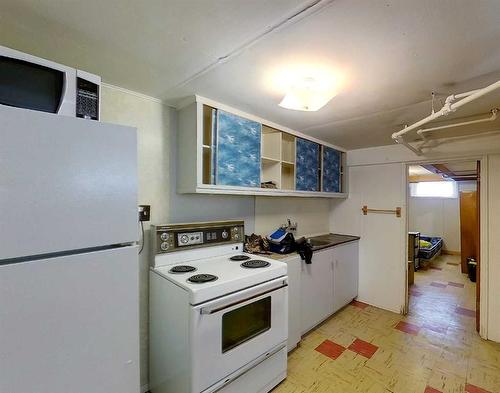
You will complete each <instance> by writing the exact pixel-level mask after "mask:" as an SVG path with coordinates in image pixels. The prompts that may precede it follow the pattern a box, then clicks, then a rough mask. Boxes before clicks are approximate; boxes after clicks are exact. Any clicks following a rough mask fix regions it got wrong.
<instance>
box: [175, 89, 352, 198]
mask: <svg viewBox="0 0 500 393" xmlns="http://www.w3.org/2000/svg"><path fill="white" fill-rule="evenodd" d="M178 114H179V116H178V120H179V129H178V137H177V143H178V149H177V155H178V156H177V190H178V192H180V193H205V194H237V195H270V196H302V197H308V196H310V197H330V198H332V197H346V196H347V179H346V178H345V176H344V175H343V167H344V166H345V159H346V153H345V151H344V150H343V149H341V148H338V147H335V146H332V145H330V144H328V143H325V142H322V141H320V140H317V139H315V138H312V137H309V136H306V135H304V134H301V133H300V132H297V131H293V130H290V129H288V128H286V127H282V126H279V125H277V124H274V123H272V122H269V121H266V120H264V119H261V118H258V117H256V116H252V115H250V114H248V113H244V112H241V111H238V110H236V109H234V108H230V107H228V106H226V105H222V104H219V103H217V102H214V101H212V100H209V99H206V98H203V97H200V96H196V97H195V100H194V102H193V101H191V103H188V104H187V105H185V106H183V107H182V108H181V109H179V111H178Z"/></svg>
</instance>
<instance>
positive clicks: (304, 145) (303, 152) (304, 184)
mask: <svg viewBox="0 0 500 393" xmlns="http://www.w3.org/2000/svg"><path fill="white" fill-rule="evenodd" d="M319 151H320V149H319V144H317V143H315V142H311V141H308V140H305V139H301V138H297V142H296V160H295V161H296V168H295V176H296V179H295V188H296V189H297V190H298V191H319V190H320V184H319V179H320V177H319V174H320V171H319V168H320V161H319Z"/></svg>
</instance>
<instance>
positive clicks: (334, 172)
mask: <svg viewBox="0 0 500 393" xmlns="http://www.w3.org/2000/svg"><path fill="white" fill-rule="evenodd" d="M342 175H343V174H342V153H341V152H340V151H338V150H335V149H332V148H331V147H328V146H323V191H325V192H340V189H341V184H342Z"/></svg>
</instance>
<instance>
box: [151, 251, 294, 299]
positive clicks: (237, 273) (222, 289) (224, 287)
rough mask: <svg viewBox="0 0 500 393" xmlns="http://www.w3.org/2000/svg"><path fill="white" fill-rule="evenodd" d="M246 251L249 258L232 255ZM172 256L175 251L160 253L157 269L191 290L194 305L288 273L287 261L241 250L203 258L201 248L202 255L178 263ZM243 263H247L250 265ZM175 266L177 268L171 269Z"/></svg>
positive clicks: (164, 275)
mask: <svg viewBox="0 0 500 393" xmlns="http://www.w3.org/2000/svg"><path fill="white" fill-rule="evenodd" d="M242 255H244V256H246V257H248V258H242V257H239V258H236V259H237V260H236V261H235V260H231V259H230V257H233V256H242ZM170 256H172V254H169V255H167V254H164V255H159V256H157V257H156V258H155V267H154V268H153V271H155V272H156V273H158V274H160V275H161V276H163V277H164V278H166V279H167V280H169V281H170V282H172V283H174V284H176V285H177V286H179V287H181V288H183V289H184V290H186V291H188V292H189V296H190V303H191V304H193V305H194V304H199V303H202V302H205V301H208V300H210V299H214V298H217V297H220V296H224V295H227V294H230V293H233V292H236V291H239V290H242V289H245V288H249V287H252V286H254V285H258V284H261V283H263V282H266V281H269V280H272V279H275V278H278V277H282V276H286V274H287V265H286V263H284V262H280V261H276V260H273V259H270V258H265V257H262V256H260V255H251V254H245V253H241V252H240V253H235V252H232V253H228V254H226V255H219V256H212V257H208V258H203V254H202V253H200V252H198V254H197V255H195V256H196V257H199V258H198V259H189V260H181V259H179V258H175V259H174V260H175V263H174V264H170V263H169V261H170V260H171V259H170ZM190 257H192V255H190ZM242 265H246V267H245V266H242ZM178 266H190V267H192V268H194V269H195V270H192V269H189V270H191V271H186V272H185V273H179V272H177V270H183V269H185V268H182V269H176V267H178ZM172 269H173V270H174V271H175V272H171V270H172ZM185 270H188V269H185ZM193 276H198V278H199V279H196V277H195V278H194V279H193V278H192V277H193ZM212 276H213V277H212ZM200 277H201V278H200ZM214 277H215V278H214Z"/></svg>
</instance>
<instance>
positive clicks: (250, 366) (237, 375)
mask: <svg viewBox="0 0 500 393" xmlns="http://www.w3.org/2000/svg"><path fill="white" fill-rule="evenodd" d="M283 348H286V344H282V345H280V346H279V347H278V348H275V349H273V350H271V351H270V352H267V353H265V354H264V355H262V356H259V357H258V358H257V359H255V360H254V361H253V362H250V363H249V364H247V365H246V366H244V367H242V368H241V369H240V370H238V371H236V372H235V373H234V374H233V375H230V376H229V377H228V378H226V379H224V380H223V381H221V382H219V383H218V384H216V385H215V386H212V387H211V388H208V389H207V390H204V391H203V392H202V393H216V392H219V391H220V390H222V389H223V388H225V387H226V386H227V385H229V384H230V383H232V382H234V381H235V380H237V379H238V378H240V377H242V376H243V375H245V374H246V373H247V372H249V371H250V370H251V369H253V368H254V367H256V366H258V365H259V364H261V363H262V362H263V361H264V360H267V359H269V358H270V357H271V356H273V355H275V354H277V353H278V352H279V351H281V350H282V349H283Z"/></svg>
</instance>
